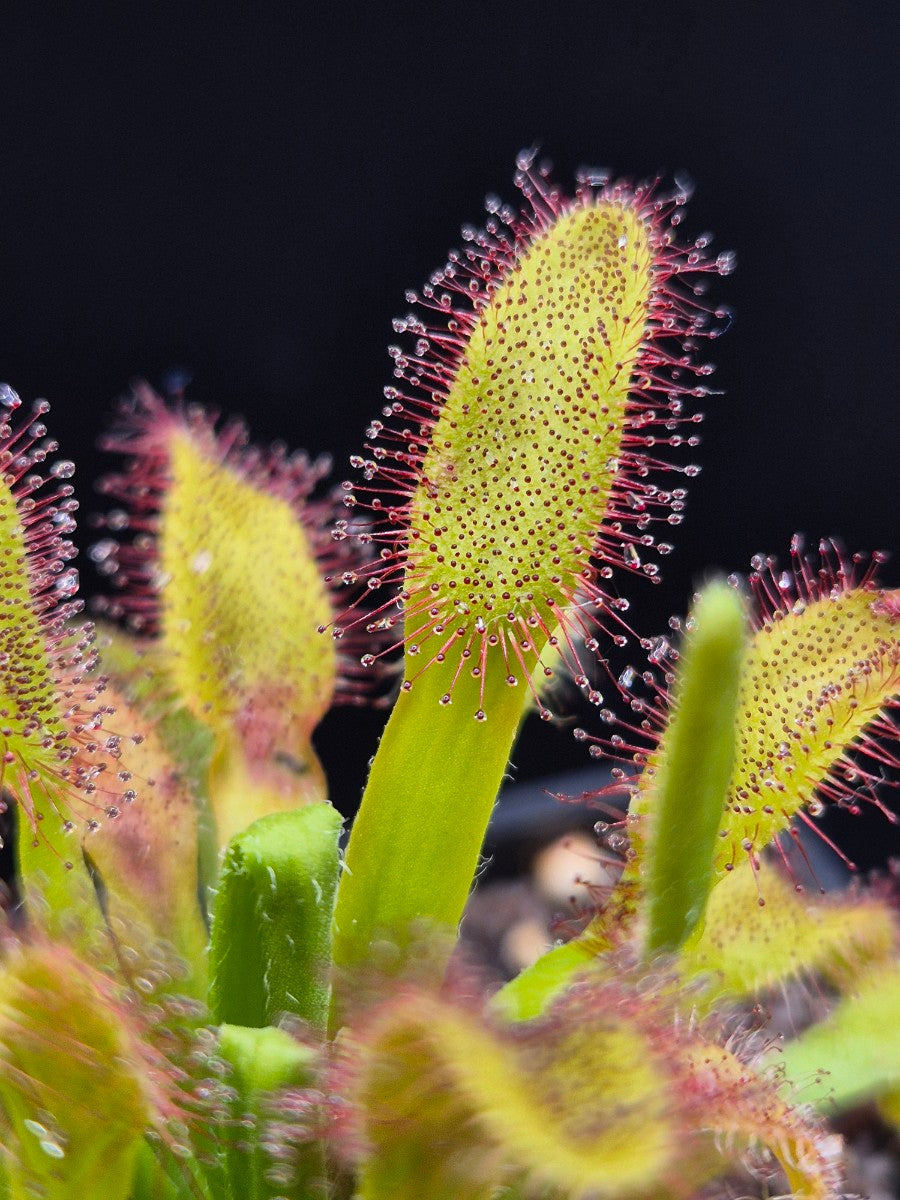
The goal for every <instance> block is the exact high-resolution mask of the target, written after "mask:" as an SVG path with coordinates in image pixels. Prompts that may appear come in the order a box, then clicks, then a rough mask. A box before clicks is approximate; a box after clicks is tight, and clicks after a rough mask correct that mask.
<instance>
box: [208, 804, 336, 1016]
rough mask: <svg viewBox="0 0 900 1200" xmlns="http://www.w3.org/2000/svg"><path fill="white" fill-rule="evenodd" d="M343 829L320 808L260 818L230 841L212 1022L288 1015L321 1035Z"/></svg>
mask: <svg viewBox="0 0 900 1200" xmlns="http://www.w3.org/2000/svg"><path fill="white" fill-rule="evenodd" d="M341 823H342V822H341V816H340V813H338V812H337V811H336V810H335V809H333V808H332V807H331V805H330V804H326V803H322V804H315V805H309V806H308V807H306V808H301V809H297V810H295V811H294V812H289V813H270V814H269V815H268V816H266V817H260V818H259V820H257V821H254V822H253V824H252V825H251V826H250V827H249V828H248V829H246V830H244V832H243V833H240V834H238V835H237V836H236V837H235V838H233V839H232V841H231V843H230V845H229V847H228V850H227V852H226V855H225V862H224V865H223V868H222V874H221V877H220V883H219V887H220V891H219V896H218V900H217V903H216V909H215V916H214V918H213V927H212V944H211V947H210V975H211V983H210V1007H211V1008H212V1012H213V1016H214V1018H215V1020H216V1021H219V1022H228V1023H230V1024H234V1025H245V1026H250V1027H262V1026H264V1025H270V1024H277V1022H278V1020H279V1019H280V1018H281V1016H283V1015H288V1016H295V1017H300V1018H301V1019H302V1020H304V1021H306V1022H308V1024H309V1025H310V1026H311V1027H312V1028H313V1029H315V1030H317V1031H319V1032H321V1031H323V1030H324V1025H325V1022H326V1019H327V1015H328V1007H329V1003H330V996H331V981H330V966H331V922H332V916H333V912H334V896H335V891H336V888H337V879H338V872H339V869H340V862H339V856H338V838H339V836H340V831H341Z"/></svg>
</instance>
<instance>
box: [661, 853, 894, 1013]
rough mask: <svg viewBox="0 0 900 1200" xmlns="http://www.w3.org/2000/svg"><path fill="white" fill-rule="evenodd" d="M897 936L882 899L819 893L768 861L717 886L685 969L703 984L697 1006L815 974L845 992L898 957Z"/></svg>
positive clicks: (687, 948) (684, 955)
mask: <svg viewBox="0 0 900 1200" xmlns="http://www.w3.org/2000/svg"><path fill="white" fill-rule="evenodd" d="M761 895H762V896H764V897H765V904H762V905H761V904H760V903H759V898H760V896H761ZM896 939H897V929H896V925H895V922H894V919H893V916H892V914H891V911H890V909H889V908H888V906H887V905H886V904H884V903H883V902H882V901H880V900H878V899H877V898H876V897H875V896H868V895H864V894H862V895H855V896H851V897H849V898H848V897H846V896H843V895H842V896H828V897H821V896H818V895H816V896H811V895H810V894H808V893H801V892H798V891H797V888H796V886H795V885H792V884H791V883H790V882H789V881H788V880H787V879H785V877H784V875H783V874H782V873H781V872H780V871H778V870H776V868H775V867H774V866H772V865H771V864H769V863H767V862H765V861H763V862H762V863H760V865H759V866H758V868H757V870H756V873H754V871H753V870H752V869H751V867H750V864H749V863H744V864H742V865H741V866H740V867H739V868H738V869H737V870H735V871H733V872H732V873H731V874H730V875H728V876H727V877H725V878H724V879H722V880H721V881H720V882H719V883H718V884H717V885H716V887H715V888H714V889H713V892H712V895H711V896H710V900H709V905H708V907H707V910H706V916H705V920H704V922H703V924H702V926H698V928H697V929H696V930H695V931H694V934H693V936H692V937H690V938H689V939H688V941H687V942H686V943H685V944H684V945H683V946H682V947H681V951H680V954H679V959H678V969H679V971H680V972H681V974H682V976H683V978H685V979H686V980H694V981H696V980H698V979H701V980H702V981H703V985H704V986H703V992H702V995H696V996H695V1002H696V1003H697V1004H698V1005H699V1004H700V1003H701V1002H702V1004H703V1005H704V1006H705V1007H708V1006H709V1005H711V1004H714V1003H718V1002H720V1001H722V1000H723V999H729V998H731V999H739V998H744V997H752V996H754V995H758V994H759V993H761V992H764V991H767V990H768V989H770V988H772V987H775V986H777V985H779V984H782V983H785V982H787V981H790V980H792V979H793V980H801V979H803V978H808V977H809V976H811V975H813V974H816V975H822V976H824V977H825V978H826V979H828V981H829V982H830V983H831V984H833V985H834V986H836V987H838V988H841V989H845V988H848V987H850V988H852V987H853V985H854V984H855V981H856V979H857V978H858V977H859V974H860V972H861V971H863V970H866V969H868V968H870V967H871V966H872V965H873V964H877V963H880V962H884V961H886V960H888V959H890V958H891V957H892V955H893V953H894V947H895V944H896Z"/></svg>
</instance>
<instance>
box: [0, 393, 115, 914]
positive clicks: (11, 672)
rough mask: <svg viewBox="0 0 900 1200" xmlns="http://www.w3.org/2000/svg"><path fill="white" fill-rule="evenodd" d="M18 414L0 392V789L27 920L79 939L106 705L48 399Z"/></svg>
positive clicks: (68, 471) (16, 404)
mask: <svg viewBox="0 0 900 1200" xmlns="http://www.w3.org/2000/svg"><path fill="white" fill-rule="evenodd" d="M20 406H21V401H20V399H19V397H18V396H17V395H16V393H15V392H14V391H13V390H12V389H11V388H10V387H8V386H7V385H5V384H3V385H0V585H2V586H0V592H2V601H0V615H2V620H0V713H2V721H0V787H2V789H3V791H4V792H5V793H8V794H10V795H12V796H13V797H14V798H15V800H16V802H17V869H18V875H19V880H20V884H21V887H22V890H23V892H24V894H25V896H26V902H27V903H30V902H32V901H33V902H34V903H32V905H31V906H32V908H33V914H32V915H33V917H34V918H35V919H36V918H37V916H38V914H39V913H40V914H41V916H42V919H43V923H44V926H45V928H48V929H49V928H53V927H54V926H55V925H56V926H57V927H59V926H58V924H57V923H58V922H61V921H65V919H66V915H67V914H66V910H67V909H72V910H77V911H78V919H79V921H80V922H81V924H82V925H83V926H84V928H85V931H86V932H89V930H90V927H91V926H92V925H93V924H95V923H96V922H98V921H99V919H100V913H99V910H98V909H97V907H96V904H95V902H93V901H92V900H91V898H90V892H91V889H90V887H89V886H86V884H87V883H88V882H89V881H88V880H87V875H86V872H85V871H84V870H83V867H82V864H81V862H80V852H79V846H78V843H79V839H80V834H81V833H83V832H84V830H86V829H93V828H95V827H97V825H98V824H99V823H100V822H102V821H103V820H104V818H105V815H106V807H107V801H106V799H105V789H104V786H103V780H102V778H100V773H101V771H102V769H103V764H102V763H100V762H99V759H98V750H99V748H100V746H101V745H102V741H103V737H104V736H105V730H104V726H105V723H106V721H107V718H108V717H109V715H110V711H111V709H110V706H109V705H108V704H106V703H105V700H104V698H103V694H102V693H103V689H104V681H103V679H102V678H101V677H98V676H96V674H95V673H94V665H95V658H96V655H95V651H94V648H93V645H92V643H93V631H92V628H91V626H89V625H84V626H79V625H78V624H77V623H76V620H75V618H76V617H77V615H78V613H79V612H80V609H81V602H80V601H79V600H77V599H76V598H75V595H76V592H77V588H78V572H77V571H76V570H75V569H74V567H72V566H71V560H72V558H73V557H74V554H75V550H74V546H73V544H72V542H71V541H70V540H69V535H70V534H71V533H72V532H73V531H74V528H75V522H74V517H73V516H72V513H73V512H74V511H75V508H76V507H77V503H76V501H75V500H74V499H73V498H72V492H73V488H72V485H71V483H69V482H68V480H69V479H70V478H71V476H72V474H73V472H74V467H73V465H72V463H70V462H68V461H66V460H62V461H58V462H54V463H52V464H51V465H50V466H49V467H46V468H45V467H44V463H45V462H46V460H47V457H48V455H50V454H52V453H54V452H55V450H56V448H57V444H56V443H55V442H52V441H50V440H49V439H48V438H47V429H46V426H45V425H44V423H43V421H42V420H41V419H40V418H42V417H43V416H45V415H46V413H47V412H48V410H49V407H50V406H49V405H48V404H47V402H46V401H44V400H40V401H37V402H36V404H35V405H34V406H33V408H32V411H31V413H30V415H29V416H27V417H24V418H23V417H21V416H15V415H14V414H15V413H16V410H17V409H19V408H20ZM38 894H40V897H41V903H37V896H38ZM29 897H30V900H29ZM86 898H87V901H88V902H87V903H85V900H86Z"/></svg>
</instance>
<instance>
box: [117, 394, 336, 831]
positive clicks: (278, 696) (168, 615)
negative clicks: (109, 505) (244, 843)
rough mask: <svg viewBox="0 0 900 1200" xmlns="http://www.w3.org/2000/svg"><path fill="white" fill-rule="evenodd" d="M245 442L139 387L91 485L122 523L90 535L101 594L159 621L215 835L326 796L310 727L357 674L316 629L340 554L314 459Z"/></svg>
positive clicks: (238, 431)
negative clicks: (122, 458) (201, 761)
mask: <svg viewBox="0 0 900 1200" xmlns="http://www.w3.org/2000/svg"><path fill="white" fill-rule="evenodd" d="M245 442H246V433H245V431H244V430H243V427H242V426H240V425H239V424H236V423H234V422H232V423H230V424H229V425H226V426H225V427H224V428H223V429H222V430H221V431H220V432H218V433H217V432H216V429H215V423H214V421H213V419H211V418H209V417H206V416H205V415H203V414H202V413H200V412H199V410H196V409H188V410H186V411H181V410H178V411H175V410H171V409H169V408H167V407H166V405H165V404H164V402H163V401H162V400H161V399H160V398H159V397H158V396H156V395H155V394H154V393H153V392H152V391H151V390H150V389H149V388H148V387H147V386H146V385H140V386H139V387H138V388H137V389H136V391H135V393H134V395H133V396H132V397H131V398H130V400H129V401H128V402H127V404H126V405H125V409H124V414H123V418H122V423H121V427H120V428H119V429H118V430H117V431H116V432H115V433H114V434H113V435H112V436H111V437H110V438H109V439H107V442H106V446H107V448H109V449H113V450H115V451H117V452H119V453H123V454H126V455H128V456H129V457H128V461H127V464H126V469H125V470H124V471H123V472H122V473H120V474H119V475H114V476H111V477H110V478H108V479H107V480H106V481H105V482H104V490H105V491H106V492H107V493H108V494H110V495H113V496H115V497H117V498H119V499H120V500H123V501H124V502H125V503H126V504H128V505H129V506H130V507H131V509H132V515H131V516H130V517H129V516H128V515H127V513H122V512H121V510H115V516H116V521H115V527H116V528H117V529H118V528H121V527H122V526H123V525H124V526H125V528H126V529H129V528H130V529H131V530H132V532H133V534H134V536H133V537H132V539H131V540H130V541H127V540H126V541H124V542H123V543H122V544H118V543H117V542H115V541H114V540H113V539H106V541H105V542H103V543H101V546H102V553H103V556H104V562H105V563H107V564H108V568H109V570H110V571H111V572H113V573H114V574H115V576H116V578H117V580H118V583H119V586H120V588H121V589H122V592H123V595H122V597H121V598H120V599H118V600H117V601H116V602H113V603H111V604H110V605H108V607H109V608H110V610H111V612H112V613H113V614H114V615H116V614H118V613H123V614H128V615H130V619H131V621H132V623H133V624H136V625H137V626H138V627H139V628H140V629H141V630H143V631H146V632H150V631H153V630H156V631H158V635H159V638H160V642H161V649H162V652H163V656H164V659H165V665H166V669H167V672H168V674H169V677H170V679H171V681H172V684H173V685H174V689H175V691H176V692H177V694H178V695H179V696H180V697H181V698H182V700H183V702H184V703H185V704H186V705H187V706H188V707H189V709H190V710H191V712H192V713H193V715H194V716H195V717H196V718H197V719H199V720H200V721H202V722H204V723H205V724H206V725H208V726H209V727H210V728H211V729H212V730H213V732H214V734H215V738H216V748H215V753H214V757H213V762H212V766H211V772H210V779H209V786H210V800H211V803H212V806H213V810H214V813H215V817H216V823H217V826H218V836H219V843H220V845H221V846H224V845H225V844H227V842H228V841H229V840H230V838H231V837H232V835H233V834H235V833H237V832H238V831H239V830H241V829H243V828H245V827H246V826H247V825H248V824H249V823H250V822H251V821H252V820H254V819H255V818H256V817H259V816H263V815H265V814H267V813H270V812H278V811H286V810H290V809H292V808H295V807H297V806H298V805H302V804H309V803H313V802H316V801H319V800H322V799H323V798H324V795H325V779H324V775H323V773H322V769H321V766H320V764H319V762H318V759H317V757H316V755H315V752H314V750H313V748H312V744H311V741H310V738H311V734H312V731H313V729H314V728H315V726H316V725H317V723H318V722H319V720H320V719H321V717H322V716H323V714H324V713H325V712H326V711H327V710H328V708H329V707H330V705H331V704H332V702H333V700H334V699H335V695H336V693H338V692H339V693H340V694H341V695H343V696H345V697H348V698H352V697H351V693H353V691H354V687H353V684H352V675H353V672H354V671H356V672H358V671H359V665H358V662H357V663H355V664H354V666H353V667H352V668H350V669H349V671H348V669H347V666H346V655H345V654H344V653H343V652H342V648H341V647H340V646H339V644H338V642H336V641H335V640H334V639H331V638H327V637H323V636H322V633H321V630H322V629H323V628H324V627H325V626H328V625H329V624H331V622H332V621H333V620H334V619H335V617H336V615H337V612H338V609H337V606H336V603H335V599H334V597H333V595H332V593H331V591H330V590H329V586H328V584H327V583H326V580H325V576H326V575H327V574H329V573H338V574H339V573H340V567H341V566H342V565H344V564H345V561H346V559H347V557H348V552H347V550H346V549H345V548H343V547H342V546H341V545H340V544H339V543H336V542H334V541H333V540H332V539H331V537H330V534H329V532H328V530H327V528H326V527H327V525H328V523H329V521H330V518H331V516H332V512H333V503H332V502H329V501H317V500H315V499H313V498H312V493H313V491H314V489H315V488H316V487H317V485H318V484H319V483H320V482H321V480H322V478H323V476H324V474H325V473H326V471H327V469H328V463H327V462H326V461H325V460H321V461H319V462H317V463H310V462H309V461H308V460H307V459H306V457H305V456H302V455H294V456H291V457H288V456H287V455H286V454H285V453H284V452H283V450H281V449H279V448H277V447H276V448H273V449H272V450H271V451H269V452H259V451H255V450H251V449H246V448H245ZM111 518H112V514H110V515H109V516H108V517H107V521H108V522H110V521H111ZM96 552H97V547H95V554H96ZM351 640H352V639H351Z"/></svg>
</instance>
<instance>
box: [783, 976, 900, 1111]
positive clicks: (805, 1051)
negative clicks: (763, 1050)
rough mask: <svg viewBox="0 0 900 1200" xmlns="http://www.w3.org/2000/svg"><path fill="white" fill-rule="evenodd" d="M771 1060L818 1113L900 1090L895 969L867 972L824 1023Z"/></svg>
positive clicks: (899, 979)
mask: <svg viewBox="0 0 900 1200" xmlns="http://www.w3.org/2000/svg"><path fill="white" fill-rule="evenodd" d="M772 1061H773V1063H775V1064H778V1065H780V1067H781V1069H782V1070H783V1071H784V1074H785V1077H786V1079H787V1080H788V1081H789V1082H790V1084H791V1085H792V1086H793V1089H794V1091H795V1093H796V1095H797V1096H799V1097H800V1098H801V1099H802V1100H803V1102H804V1103H806V1104H812V1105H815V1107H816V1108H818V1109H819V1110H820V1111H822V1112H823V1113H831V1112H834V1111H835V1110H836V1109H843V1108H848V1107H850V1106H851V1105H853V1104H857V1103H860V1102H868V1101H871V1100H873V1099H878V1098H879V1097H884V1098H885V1099H887V1100H890V1098H891V1097H892V1096H896V1094H897V1093H898V1092H900V967H898V965H897V963H896V961H894V962H892V963H887V964H883V965H881V966H880V967H878V968H875V969H872V970H869V971H866V972H865V973H864V974H863V975H862V977H861V978H860V980H859V982H858V984H857V986H856V988H854V990H853V993H852V994H849V995H847V996H845V997H844V998H843V999H842V1000H841V1001H840V1002H839V1003H838V1005H837V1007H836V1008H835V1009H834V1011H833V1012H832V1013H831V1014H830V1016H828V1017H827V1018H826V1019H825V1020H824V1021H822V1022H820V1023H819V1024H818V1025H813V1026H811V1027H810V1028H809V1029H807V1030H805V1031H804V1032H803V1033H801V1034H800V1036H799V1037H796V1038H793V1039H792V1040H790V1041H788V1042H787V1043H785V1045H784V1047H783V1049H782V1050H781V1052H780V1053H778V1054H773V1056H772Z"/></svg>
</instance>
